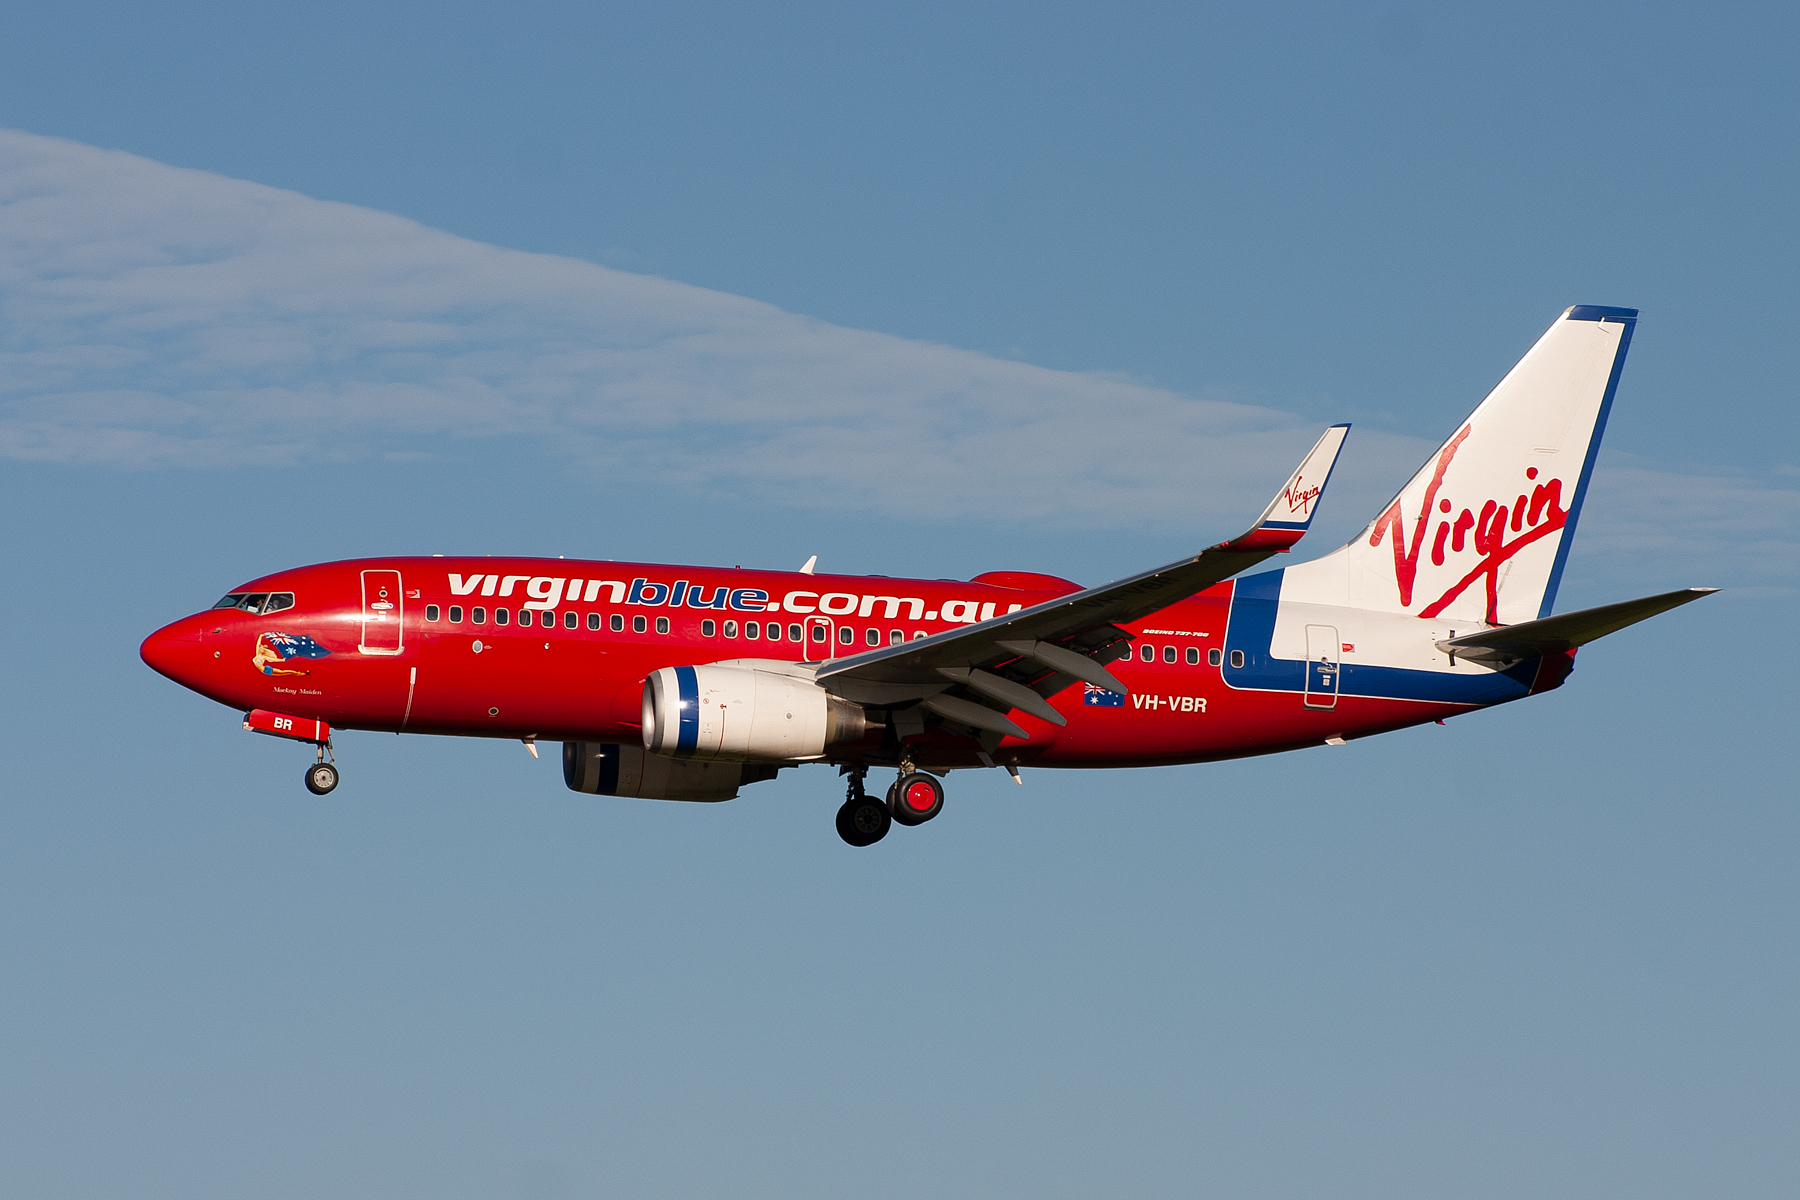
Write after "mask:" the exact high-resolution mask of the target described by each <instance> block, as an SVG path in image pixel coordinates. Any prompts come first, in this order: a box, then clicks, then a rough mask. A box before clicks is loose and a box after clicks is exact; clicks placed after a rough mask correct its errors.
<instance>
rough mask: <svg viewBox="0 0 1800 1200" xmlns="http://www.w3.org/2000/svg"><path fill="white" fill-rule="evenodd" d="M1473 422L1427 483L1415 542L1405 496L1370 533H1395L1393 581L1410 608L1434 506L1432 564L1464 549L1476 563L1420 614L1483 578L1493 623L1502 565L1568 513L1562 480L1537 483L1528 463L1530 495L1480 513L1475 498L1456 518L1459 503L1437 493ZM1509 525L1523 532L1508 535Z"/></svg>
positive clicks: (1377, 536) (1374, 536)
mask: <svg viewBox="0 0 1800 1200" xmlns="http://www.w3.org/2000/svg"><path fill="white" fill-rule="evenodd" d="M1470 428H1471V427H1470V426H1467V425H1465V426H1463V428H1462V432H1460V433H1458V434H1457V435H1456V436H1455V437H1454V438H1451V439H1450V443H1449V445H1447V446H1445V447H1444V448H1443V450H1441V451H1440V452H1439V453H1438V461H1437V468H1436V470H1434V471H1433V472H1432V475H1431V483H1430V485H1429V486H1427V487H1426V489H1425V497H1424V500H1423V501H1422V502H1421V503H1420V505H1419V512H1418V515H1417V516H1416V517H1415V518H1414V519H1413V532H1412V541H1411V543H1410V544H1408V542H1407V539H1406V519H1405V516H1404V514H1403V513H1402V512H1401V509H1400V504H1401V501H1400V500H1399V499H1396V500H1395V501H1394V503H1393V504H1392V505H1390V506H1389V507H1388V510H1387V511H1386V512H1384V513H1382V514H1381V516H1379V517H1377V518H1376V519H1375V525H1374V528H1373V529H1372V530H1371V531H1370V533H1369V545H1371V546H1379V545H1381V539H1382V538H1383V537H1386V536H1387V535H1388V534H1389V533H1392V534H1393V547H1394V582H1395V584H1396V585H1398V587H1399V589H1400V604H1401V606H1402V607H1405V608H1411V607H1412V603H1413V586H1414V584H1415V582H1416V581H1417V578H1418V570H1419V553H1420V551H1422V550H1423V549H1424V548H1425V541H1426V534H1427V532H1428V531H1429V527H1430V525H1431V520H1432V516H1433V512H1432V509H1433V506H1435V507H1436V510H1437V516H1438V518H1439V519H1438V524H1437V529H1436V531H1435V532H1434V533H1433V534H1432V537H1431V564H1432V566H1434V567H1441V566H1443V565H1444V564H1445V562H1446V558H1447V555H1448V556H1453V557H1456V558H1458V559H1460V558H1461V556H1463V555H1464V554H1465V553H1468V552H1473V553H1474V554H1475V555H1476V556H1477V557H1476V560H1475V562H1474V564H1473V565H1472V566H1470V567H1469V568H1468V570H1467V571H1466V572H1465V573H1464V574H1463V575H1462V576H1461V577H1460V578H1458V579H1457V580H1456V582H1455V583H1452V584H1451V585H1450V586H1449V587H1448V588H1446V589H1445V590H1444V592H1443V594H1442V595H1440V596H1438V597H1437V599H1435V600H1432V601H1431V602H1430V603H1428V604H1426V605H1425V606H1424V607H1423V608H1421V609H1420V610H1419V614H1418V615H1419V616H1421V617H1435V616H1437V615H1438V614H1439V613H1441V612H1443V611H1444V610H1445V609H1446V608H1448V607H1449V606H1450V605H1451V603H1452V602H1453V601H1455V600H1456V598H1457V597H1458V596H1460V595H1462V594H1463V592H1464V591H1466V590H1467V589H1468V587H1469V585H1470V584H1472V583H1474V582H1475V581H1476V580H1477V579H1482V580H1485V581H1486V584H1487V616H1486V618H1485V619H1486V621H1487V623H1488V624H1490V625H1495V624H1498V623H1499V616H1498V606H1499V602H1500V568H1501V567H1502V566H1504V565H1505V564H1506V563H1507V562H1508V561H1509V560H1510V559H1511V558H1512V557H1513V556H1514V555H1516V554H1518V553H1519V551H1521V550H1523V549H1524V548H1525V547H1527V546H1529V545H1531V544H1532V543H1533V542H1536V541H1539V540H1541V539H1543V538H1545V537H1548V536H1549V535H1551V534H1553V533H1555V532H1556V531H1557V530H1559V529H1561V528H1562V527H1563V526H1564V525H1565V524H1567V523H1568V519H1569V514H1568V513H1567V512H1566V511H1565V510H1564V509H1563V507H1562V480H1561V479H1551V480H1548V481H1546V482H1544V483H1536V482H1535V480H1536V479H1537V476H1538V469H1537V468H1536V467H1527V468H1526V469H1525V479H1526V482H1527V484H1528V485H1529V486H1530V487H1531V492H1530V494H1529V495H1527V494H1525V493H1524V492H1520V493H1519V495H1518V496H1517V497H1516V498H1515V499H1513V500H1511V501H1510V502H1509V501H1506V500H1487V501H1484V502H1483V503H1482V505H1481V511H1480V512H1479V513H1477V512H1476V511H1475V510H1474V508H1473V506H1472V504H1471V505H1470V506H1466V507H1464V508H1463V510H1462V511H1461V512H1460V513H1458V514H1457V516H1456V517H1455V519H1454V520H1452V519H1451V517H1450V512H1451V510H1453V509H1454V508H1455V507H1456V505H1455V504H1454V503H1452V502H1451V499H1450V498H1449V497H1448V496H1439V495H1438V492H1439V490H1440V489H1441V488H1442V487H1443V485H1444V476H1445V473H1446V472H1448V471H1449V469H1450V463H1451V461H1452V460H1453V459H1454V458H1455V457H1456V452H1457V450H1459V449H1460V448H1461V447H1462V444H1463V442H1464V441H1465V440H1467V438H1468V436H1469V432H1470ZM1509 529H1510V531H1511V532H1512V533H1515V534H1518V535H1519V536H1517V537H1515V538H1513V539H1512V540H1511V541H1508V540H1507V532H1508V530H1509ZM1460 565H1461V562H1460V561H1459V562H1456V563H1453V564H1452V570H1454V569H1456V567H1458V566H1460Z"/></svg>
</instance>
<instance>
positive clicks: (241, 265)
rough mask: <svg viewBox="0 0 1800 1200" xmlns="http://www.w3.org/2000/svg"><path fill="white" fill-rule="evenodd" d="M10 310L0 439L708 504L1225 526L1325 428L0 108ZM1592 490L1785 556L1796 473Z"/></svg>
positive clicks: (1632, 476)
mask: <svg viewBox="0 0 1800 1200" xmlns="http://www.w3.org/2000/svg"><path fill="white" fill-rule="evenodd" d="M0 322H3V326H0V456H3V457H9V458H14V459H30V460H38V461H50V462H65V463H102V464H117V465H120V466H130V467H211V466H230V465H239V464H247V463H258V464H264V465H268V464H299V463H305V462H311V461H321V460H344V459H357V458H368V457H377V456H386V457H395V456H407V457H410V456H417V455H449V456H456V457H461V456H465V455H467V454H469V453H471V452H472V450H473V444H474V443H477V442H479V443H480V445H481V447H482V449H483V452H493V451H494V450H496V449H498V448H499V445H498V444H499V443H504V442H505V441H506V440H508V439H512V440H515V441H516V443H517V446H518V448H519V450H520V451H522V452H524V453H527V454H535V455H541V454H551V455H554V456H557V457H558V458H559V459H560V460H561V461H564V462H567V463H568V464H570V465H571V466H573V467H576V468H586V469H591V470H594V471H597V472H604V473H605V474H606V475H607V476H608V477H611V478H614V479H622V480H632V481H636V480H641V481H647V482H658V483H667V482H678V483H680V484H681V485H682V486H684V487H687V488H689V489H690V490H704V491H707V492H710V493H712V494H715V495H719V496H722V497H728V498H745V499H755V500H758V501H762V502H776V503H785V504H790V505H805V504H808V503H818V504H822V505H829V506H831V507H833V508H838V509H842V508H845V507H851V508H858V509H862V510H865V511H874V512H883V513H890V514H908V515H912V516H917V517H923V518H928V519H951V520H969V519H972V520H978V521H982V522H984V523H993V524H1031V525H1046V524H1050V523H1061V524H1071V525H1078V526H1082V527H1086V528H1102V529H1107V528H1127V527H1130V528H1137V529H1155V530H1170V531H1172V530H1184V531H1192V530H1194V529H1196V528H1198V529H1203V530H1205V531H1207V532H1209V533H1229V532H1234V530H1231V529H1227V528H1225V527H1226V526H1228V525H1231V524H1232V523H1234V522H1235V521H1237V520H1238V519H1240V518H1241V517H1247V516H1249V515H1251V514H1253V513H1254V511H1255V510H1256V509H1257V508H1258V507H1260V505H1261V504H1262V503H1263V501H1264V500H1266V498H1267V494H1268V492H1269V491H1271V490H1272V488H1273V486H1274V485H1275V484H1276V483H1278V482H1279V481H1280V480H1281V479H1282V478H1284V477H1285V475H1286V473H1287V471H1288V470H1289V468H1290V467H1291V466H1292V464H1293V462H1294V460H1295V459H1296V458H1297V457H1298V456H1299V454H1300V453H1301V452H1302V451H1303V450H1304V449H1305V448H1306V446H1307V445H1309V444H1310V442H1311V440H1312V438H1313V437H1315V436H1316V434H1317V429H1316V428H1315V427H1313V426H1312V425H1311V424H1310V423H1307V422H1302V421H1300V420H1299V419H1297V418H1295V417H1294V416H1292V415H1291V414H1287V413H1282V412H1279V411H1275V410H1272V409H1269V408H1265V407H1258V406H1255V405H1250V404H1242V403H1234V402H1231V401H1229V400H1227V399H1225V398H1222V397H1220V396H1217V395H1212V396H1189V395H1181V394H1178V393H1175V392H1172V391H1169V390H1167V389H1163V388H1158V387H1154V386H1149V385H1146V384H1143V383H1140V382H1135V381H1132V380H1128V379H1119V378H1116V377H1112V376H1107V375H1100V374H1083V373H1075V372H1067V371H1052V370H1046V369H1044V368H1041V367H1035V366H1031V365H1029V364H1026V363H1020V362H1015V361H1009V360H1005V359H999V358H994V357H991V356H988V355H983V354H977V353H973V352H970V351H966V350H958V349H954V348H950V347H945V346H936V345H929V344H924V343H920V342H912V341H907V340H904V339H902V338H896V337H890V336H887V335H884V334H878V333H868V332H864V331H859V330H853V329H844V328H840V327H837V326H833V325H829V324H826V323H824V322H820V321H815V320H811V319H808V318H805V317H800V316H796V315H794V314H792V313H787V312H783V311H781V310H779V309H777V308H774V307H772V306H770V305H767V304H762V303H759V302H757V301H753V300H747V299H744V298H742V297H738V296H730V295H724V294H722V293H718V292H711V291H707V290H705V289H702V288H696V287H689V286H686V285H683V284H678V283H671V282H669V281H667V280H662V279H655V278H651V277H647V276H642V275H632V274H628V273H625V272H622V271H615V270H611V269H608V268H605V267H601V266H596V265H594V264H591V263H586V262H581V261H578V260H573V259H566V258H557V257H552V256H548V255H538V254H527V253H523V252H520V251H514V250H505V249H500V248H497V247H493V246H487V245H482V244H480V243H476V242H471V241H468V240H466V239H462V238H458V237H453V236H451V235H449V234H446V233H442V232H439V231H436V230H432V229H428V228H425V227H424V226H421V225H418V224H416V223H414V222H412V221H408V220H405V219H402V218H399V217H395V216H391V215H388V214H385V213H379V212H374V211H371V210H368V209H362V208H356V207H353V206H350V205H344V204H334V203H328V202H324V201H319V200H313V199H310V198H308V197H305V196H301V195H298V194H295V193H292V192H284V191H280V190H278V189H275V188H269V187H264V186H261V185H258V184H253V183H245V182H242V181H239V180H233V179H226V178H222V177H220V176H216V175H211V174H207V173H205V172H200V171H190V170H183V169H178V168H174V167H169V166H165V165H163V164H160V163H156V162H152V161H149V160H146V159H142V158H137V157H135V156H132V155H128V154H123V153H117V152H110V151H102V150H97V149H94V148H92V147H88V146H82V145H79V144H75V143H71V142H64V141H58V140H54V139H49V138H41V137H36V136H32V135H29V134H23V133H17V132H8V131H0ZM1474 399H1475V398H1474V397H1471V398H1470V400H1471V407H1472V405H1473V401H1474ZM1430 449H1431V447H1430V446H1428V445H1427V444H1426V443H1425V442H1423V441H1420V440H1418V439H1412V438H1405V437H1398V436H1393V435H1385V434H1379V433H1376V434H1371V433H1368V432H1365V431H1358V433H1357V435H1356V437H1355V438H1354V439H1353V442H1352V449H1351V454H1352V455H1353V460H1354V466H1353V467H1352V469H1350V470H1349V472H1348V474H1349V476H1350V478H1349V479H1348V480H1347V481H1346V482H1347V483H1348V484H1349V490H1350V491H1351V492H1352V494H1351V495H1341V494H1340V495H1339V496H1338V497H1336V500H1337V502H1338V503H1343V504H1346V505H1350V504H1354V505H1356V506H1357V507H1358V509H1359V510H1360V509H1362V508H1368V509H1370V510H1371V511H1372V509H1373V506H1374V505H1375V504H1377V503H1379V502H1380V501H1381V500H1383V499H1385V498H1386V495H1387V493H1388V492H1390V491H1391V490H1392V487H1393V485H1394V484H1396V483H1397V482H1398V481H1399V480H1400V479H1401V478H1403V477H1404V476H1405V475H1406V474H1407V473H1408V472H1410V470H1411V469H1412V468H1413V467H1414V466H1416V465H1417V464H1418V463H1419V462H1420V461H1422V460H1423V458H1424V457H1425V454H1426V453H1427V452H1428V451H1429V450H1430ZM1601 483H1602V485H1603V486H1601V487H1599V488H1597V492H1596V495H1601V494H1604V495H1607V496H1609V497H1612V498H1613V499H1614V500H1615V501H1622V505H1621V511H1622V513H1623V514H1624V515H1623V516H1620V515H1617V514H1614V515H1608V514H1606V513H1604V512H1598V511H1595V509H1594V508H1590V514H1589V515H1588V516H1587V517H1586V518H1585V519H1584V523H1583V539H1584V542H1585V543H1589V544H1597V545H1598V546H1599V547H1601V548H1602V549H1603V550H1605V552H1606V553H1609V554H1612V555H1614V556H1615V557H1621V558H1622V559H1629V558H1631V556H1633V555H1640V556H1641V555H1642V554H1643V553H1646V552H1647V548H1648V547H1651V546H1654V547H1657V548H1659V549H1658V550H1657V552H1658V553H1663V552H1668V553H1675V552H1678V551H1680V552H1687V551H1691V550H1695V549H1705V550H1706V551H1707V553H1709V554H1712V555H1714V556H1715V557H1716V556H1717V555H1718V553H1719V549H1718V547H1719V546H1721V545H1726V546H1731V547H1735V548H1738V549H1742V548H1744V547H1745V546H1746V545H1747V544H1748V543H1749V542H1754V543H1755V544H1757V545H1758V546H1759V547H1760V548H1761V549H1763V550H1773V551H1774V552H1775V553H1776V554H1778V555H1779V554H1785V555H1786V561H1787V562H1789V563H1791V562H1792V561H1793V560H1794V558H1795V554H1794V550H1795V547H1796V543H1800V536H1797V535H1796V532H1795V531H1796V527H1797V526H1800V516H1797V515H1796V511H1795V497H1796V495H1797V493H1795V492H1794V491H1793V490H1791V489H1787V490H1784V489H1782V488H1777V487H1763V486H1761V485H1758V484H1755V483H1753V482H1750V481H1729V480H1726V479H1725V478H1724V477H1723V476H1720V477H1718V478H1713V477H1705V478H1702V477H1697V476H1696V477H1689V476H1680V475H1674V474H1671V473H1668V472H1658V471H1656V470H1654V469H1653V468H1651V467H1649V466H1647V465H1643V464H1634V465H1631V466H1629V467H1627V468H1622V469H1616V470H1613V471H1611V472H1609V473H1608V474H1607V475H1606V476H1604V477H1603V479H1602V481H1601ZM1608 507H1610V503H1609V505H1608ZM1746 508H1753V509H1755V510H1756V511H1758V512H1759V513H1762V514H1764V516H1765V517H1766V520H1764V521H1763V523H1762V524H1760V525H1758V526H1757V531H1756V532H1754V533H1746V531H1745V529H1744V528H1743V527H1742V526H1741V525H1734V524H1732V522H1731V519H1730V518H1731V517H1732V516H1733V514H1734V513H1737V512H1741V511H1743V510H1744V509H1746ZM1652 511H1653V512H1654V518H1653V519H1652V518H1650V517H1645V516H1643V515H1642V514H1644V513H1647V512H1652ZM1777 573H1778V574H1779V573H1780V572H1777ZM1789 574H1790V575H1791V569H1790V571H1789Z"/></svg>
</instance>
